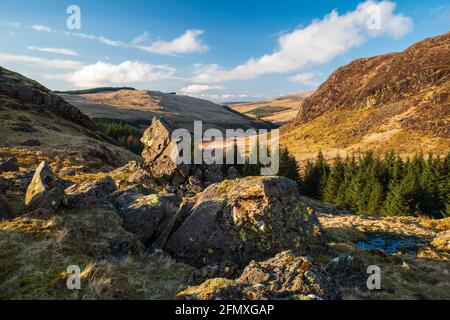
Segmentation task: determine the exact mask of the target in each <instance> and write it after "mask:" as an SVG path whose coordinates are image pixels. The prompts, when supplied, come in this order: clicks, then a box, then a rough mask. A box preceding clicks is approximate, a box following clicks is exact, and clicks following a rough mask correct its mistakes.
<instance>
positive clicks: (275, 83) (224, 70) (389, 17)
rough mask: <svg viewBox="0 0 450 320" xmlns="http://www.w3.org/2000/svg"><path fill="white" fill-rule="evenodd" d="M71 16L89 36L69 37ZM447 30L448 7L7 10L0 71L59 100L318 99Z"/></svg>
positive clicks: (260, 4) (402, 2)
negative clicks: (362, 61) (324, 86)
mask: <svg viewBox="0 0 450 320" xmlns="http://www.w3.org/2000/svg"><path fill="white" fill-rule="evenodd" d="M70 5H77V6H78V7H79V8H80V10H81V20H80V21H81V29H74V30H69V29H68V28H67V26H66V20H67V18H68V17H69V16H70V14H67V12H66V10H67V7H68V6H70ZM449 26H450V4H449V3H448V1H445V0H429V1H418V0H398V1H392V2H387V1H383V2H377V1H371V0H369V1H350V0H347V1H342V0H321V1H299V0H296V1H283V0H278V1H270V0H269V1H254V0H245V1H242V0H241V1H234V0H228V1H222V0H215V1H206V0H205V1H204V0H191V1H174V0H173V1H172V0H165V1H56V0H55V1H49V0H40V1H26V0H14V1H9V0H2V1H1V3H0V39H1V41H0V65H1V66H3V67H6V68H9V69H12V70H14V71H17V72H20V73H22V74H24V75H26V76H29V77H31V78H33V79H36V80H38V81H39V82H41V83H43V84H44V85H46V86H47V87H49V88H50V89H53V90H67V89H77V88H86V87H95V86H133V87H136V88H140V89H150V90H161V91H167V92H168V91H176V92H178V93H184V94H190V95H193V96H197V97H202V98H205V99H210V100H215V101H236V100H255V99H265V98H269V97H275V96H279V95H283V94H287V93H290V92H299V91H310V90H314V89H315V88H316V86H317V85H318V84H320V83H321V82H323V81H324V80H326V78H327V77H328V76H329V75H330V73H331V72H332V71H333V70H334V69H336V68H337V67H339V66H342V65H344V64H346V63H348V62H350V61H352V60H353V59H356V58H360V57H369V56H373V55H377V54H382V53H387V52H392V51H401V50H404V49H405V48H406V47H408V46H409V45H411V44H413V43H415V42H417V41H419V40H421V39H423V38H426V37H430V36H435V35H439V34H442V33H445V32H448V31H449Z"/></svg>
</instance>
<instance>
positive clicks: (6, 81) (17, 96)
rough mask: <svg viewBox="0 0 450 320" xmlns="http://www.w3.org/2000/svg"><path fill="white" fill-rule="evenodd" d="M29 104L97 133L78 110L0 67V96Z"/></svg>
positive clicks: (34, 83)
mask: <svg viewBox="0 0 450 320" xmlns="http://www.w3.org/2000/svg"><path fill="white" fill-rule="evenodd" d="M1 95H3V96H6V97H8V98H11V99H14V100H17V101H19V102H20V103H22V104H24V103H25V104H30V105H36V106H42V107H45V108H44V109H43V111H44V112H51V113H54V114H57V115H58V116H60V117H62V118H64V119H66V120H69V121H72V122H74V123H76V124H78V125H81V126H83V127H85V128H86V129H89V130H92V131H94V132H95V131H97V128H96V126H95V124H94V123H93V122H92V121H91V120H90V119H89V117H88V116H86V115H84V114H83V113H82V112H81V111H80V110H78V109H77V108H75V107H74V106H72V105H70V104H68V103H67V102H66V101H64V99H62V98H61V97H60V96H58V95H56V94H54V93H53V92H51V91H50V90H48V89H47V88H45V87H44V86H42V85H40V84H39V83H37V82H36V81H33V80H31V79H28V78H26V77H24V76H22V75H20V74H18V73H15V72H12V71H9V70H7V69H4V68H2V67H0V96H1Z"/></svg>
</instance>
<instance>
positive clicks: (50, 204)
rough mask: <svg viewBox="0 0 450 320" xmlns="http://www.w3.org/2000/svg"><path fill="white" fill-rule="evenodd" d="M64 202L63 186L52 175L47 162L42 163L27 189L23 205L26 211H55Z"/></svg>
mask: <svg viewBox="0 0 450 320" xmlns="http://www.w3.org/2000/svg"><path fill="white" fill-rule="evenodd" d="M63 200H64V184H63V183H62V182H61V181H60V180H58V178H57V177H56V176H55V175H54V174H53V171H52V169H51V168H50V166H49V165H48V163H47V161H42V162H41V163H40V164H39V166H38V167H37V169H36V172H35V173H34V176H33V179H32V180H31V183H30V185H29V186H28V188H27V192H26V195H25V204H26V206H27V211H34V210H40V211H42V212H47V211H49V212H51V211H54V210H56V209H57V208H58V207H59V206H60V205H61V203H62V202H63Z"/></svg>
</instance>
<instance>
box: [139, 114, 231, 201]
mask: <svg viewBox="0 0 450 320" xmlns="http://www.w3.org/2000/svg"><path fill="white" fill-rule="evenodd" d="M174 130H175V129H174V127H173V126H172V125H171V124H169V123H168V122H167V121H166V120H165V119H164V118H161V117H155V118H153V120H152V123H151V125H150V127H149V128H148V129H147V130H146V131H145V132H144V135H143V136H142V138H141V142H142V144H143V145H144V150H143V152H142V157H143V158H144V161H145V168H146V169H147V170H148V171H149V172H150V173H151V175H152V177H154V178H156V179H159V180H163V181H166V182H168V183H169V184H170V185H171V186H173V187H174V188H176V189H179V191H180V192H181V193H185V192H186V191H187V192H191V193H198V192H199V191H200V190H201V189H203V188H204V186H207V185H209V184H212V183H216V182H218V181H221V180H223V179H224V174H223V172H224V170H225V168H224V166H222V165H193V164H177V163H175V162H174V156H175V155H177V154H178V151H177V141H175V140H172V132H173V131H174ZM232 174H233V173H232ZM234 175H235V173H234Z"/></svg>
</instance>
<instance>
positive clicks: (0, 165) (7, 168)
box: [0, 157, 19, 173]
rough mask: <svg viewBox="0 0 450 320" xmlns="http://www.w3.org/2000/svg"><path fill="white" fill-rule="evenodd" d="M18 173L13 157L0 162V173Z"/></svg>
mask: <svg viewBox="0 0 450 320" xmlns="http://www.w3.org/2000/svg"><path fill="white" fill-rule="evenodd" d="M16 171H19V163H18V162H17V159H16V158H15V157H11V158H8V159H6V160H4V161H0V173H3V172H16Z"/></svg>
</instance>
